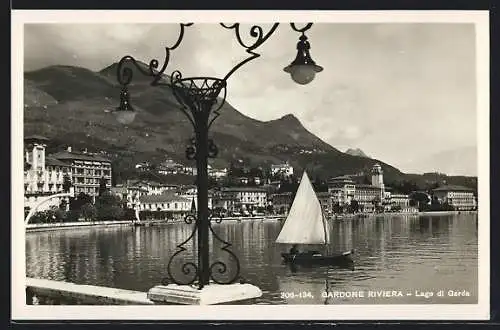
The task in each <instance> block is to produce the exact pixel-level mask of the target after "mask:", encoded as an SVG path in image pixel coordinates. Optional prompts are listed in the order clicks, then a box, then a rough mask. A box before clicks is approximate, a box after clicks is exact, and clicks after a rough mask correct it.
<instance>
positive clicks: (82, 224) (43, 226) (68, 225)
mask: <svg viewBox="0 0 500 330" xmlns="http://www.w3.org/2000/svg"><path fill="white" fill-rule="evenodd" d="M283 218H284V217H283V216H270V217H230V218H229V217H228V218H222V220H223V221H248V220H280V219H283ZM141 222H142V223H144V224H145V225H146V226H147V225H155V224H168V223H182V222H184V220H183V219H177V220H168V221H167V220H143V221H141ZM132 223H133V221H132V220H110V221H79V222H54V223H32V224H28V225H26V231H28V232H35V231H46V230H58V229H75V228H86V227H108V226H131V225H132Z"/></svg>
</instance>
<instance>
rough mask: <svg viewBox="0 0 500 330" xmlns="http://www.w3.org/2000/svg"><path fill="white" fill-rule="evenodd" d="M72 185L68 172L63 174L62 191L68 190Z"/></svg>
mask: <svg viewBox="0 0 500 330" xmlns="http://www.w3.org/2000/svg"><path fill="white" fill-rule="evenodd" d="M72 185H73V183H72V182H71V178H70V177H69V175H68V173H66V174H64V177H63V184H62V188H63V191H64V192H65V193H67V192H69V189H70V188H71V186H72Z"/></svg>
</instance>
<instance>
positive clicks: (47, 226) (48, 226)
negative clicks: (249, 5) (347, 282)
mask: <svg viewBox="0 0 500 330" xmlns="http://www.w3.org/2000/svg"><path fill="white" fill-rule="evenodd" d="M454 214H477V211H431V212H412V213H408V212H388V213H366V214H364V215H361V214H348V215H341V216H334V217H332V218H330V220H332V221H335V220H354V219H360V218H365V219H368V218H374V217H382V216H405V215H406V216H439V215H443V216H444V215H454ZM285 218H286V216H284V215H272V216H255V217H225V218H221V219H222V221H239V222H243V221H255V220H272V221H280V220H283V219H285ZM183 222H184V220H183V219H175V220H172V219H170V220H142V221H141V223H143V224H144V225H145V226H155V225H166V224H176V223H183ZM133 224H134V221H133V220H109V221H79V222H57V223H34V224H28V225H26V231H27V232H36V231H48V230H58V229H75V228H88V227H110V226H132V225H133Z"/></svg>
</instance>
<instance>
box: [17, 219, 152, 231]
mask: <svg viewBox="0 0 500 330" xmlns="http://www.w3.org/2000/svg"><path fill="white" fill-rule="evenodd" d="M144 222H145V221H144ZM154 222H155V221H148V222H147V223H154ZM131 224H132V221H131V220H110V221H79V222H54V223H32V224H27V225H26V231H43V230H55V229H71V228H85V227H107V226H130V225H131Z"/></svg>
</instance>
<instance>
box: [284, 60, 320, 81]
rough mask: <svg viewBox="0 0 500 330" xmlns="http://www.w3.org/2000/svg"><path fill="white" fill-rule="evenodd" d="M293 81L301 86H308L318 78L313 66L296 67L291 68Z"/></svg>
mask: <svg viewBox="0 0 500 330" xmlns="http://www.w3.org/2000/svg"><path fill="white" fill-rule="evenodd" d="M290 76H291V77H292V80H293V81H295V82H296V83H297V84H299V85H307V84H309V83H310V82H311V81H313V80H314V77H316V71H315V69H314V66H313V65H307V64H305V65H304V64H302V65H294V66H293V67H291V68H290Z"/></svg>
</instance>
